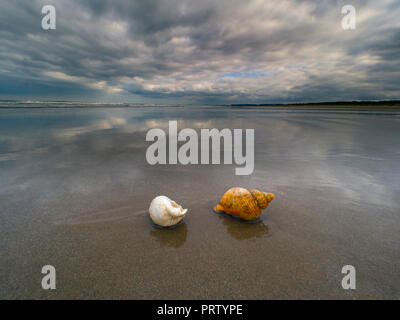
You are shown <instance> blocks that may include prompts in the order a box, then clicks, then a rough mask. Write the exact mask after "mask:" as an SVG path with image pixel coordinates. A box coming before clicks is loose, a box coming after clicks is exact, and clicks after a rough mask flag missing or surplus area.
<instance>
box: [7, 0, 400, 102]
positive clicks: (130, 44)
mask: <svg viewBox="0 0 400 320" xmlns="http://www.w3.org/2000/svg"><path fill="white" fill-rule="evenodd" d="M46 4H52V5H54V6H55V8H56V10H57V29H56V30H48V31H45V30H43V29H42V28H41V19H42V14H41V8H42V6H44V5H46ZM346 4H348V3H347V2H346V1H339V0H337V1H334V0H332V1H328V0H317V1H315V0H314V1H311V0H310V1H308V0H292V1H289V0H273V1H265V0H250V1H248V0H246V1H245V0H241V1H239V0H218V1H215V0H214V1H209V0H202V1H198V0H187V1H185V0H146V1H142V0H138V1H132V0H115V1H105V0H86V1H78V0H58V1H50V0H47V1H42V0H31V1H27V0H24V1H23V0H15V1H8V2H5V1H3V2H2V3H1V4H0V43H1V45H0V98H3V99H4V98H18V97H21V98H43V97H44V98H51V99H80V100H93V99H94V100H96V99H97V100H104V101H127V102H155V103H160V102H162V103H165V102H172V103H174V102H182V103H246V102H250V103H276V102H307V101H335V100H355V99H399V98H400V88H399V85H398V84H399V83H400V19H399V17H400V3H399V1H398V0H381V1H373V0H363V1H353V2H352V3H351V4H352V5H354V6H355V8H356V10H357V28H356V30H352V31H349V30H347V31H345V30H343V29H342V27H341V20H342V17H343V16H342V14H341V8H342V6H343V5H346Z"/></svg>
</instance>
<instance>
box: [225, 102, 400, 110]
mask: <svg viewBox="0 0 400 320" xmlns="http://www.w3.org/2000/svg"><path fill="white" fill-rule="evenodd" d="M225 106H230V107H261V108H274V107H275V108H277V107H278V108H282V107H289V108H376V107H379V108H390V109H397V108H399V109H400V100H390V101H336V102H315V103H287V104H230V105H225Z"/></svg>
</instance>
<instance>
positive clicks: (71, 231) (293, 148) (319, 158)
mask: <svg viewBox="0 0 400 320" xmlns="http://www.w3.org/2000/svg"><path fill="white" fill-rule="evenodd" d="M169 120H177V121H178V125H179V128H180V129H183V128H194V129H197V130H199V129H201V128H218V129H222V128H243V129H246V128H252V129H255V168H254V173H253V174H252V175H250V176H235V174H234V166H233V165H189V166H183V165H164V166H163V165H156V166H151V165H149V164H148V163H147V162H146V159H145V151H146V148H147V147H148V146H149V143H148V142H146V141H145V135H146V132H147V131H148V130H149V129H150V128H166V127H167V126H168V121H169ZM399 138H400V113H399V111H398V109H397V110H395V109H393V110H392V109H389V108H385V109H379V108H376V109H374V110H362V109H357V108H349V109H345V110H337V109H336V110H332V109H329V108H328V109H326V108H321V109H319V108H312V109H307V108H303V109H301V110H298V109H290V108H282V107H275V108H257V107H255V108H233V107H194V106H188V107H183V108H180V107H176V108H175V107H170V108H163V107H155V106H151V107H145V106H144V107H136V108H116V107H113V108H54V109H46V108H43V109H41V108H38V109H29V108H21V109H18V108H14V109H0V203H1V206H0V207H1V209H0V232H1V234H2V240H1V241H0V256H1V257H0V278H1V279H2V281H1V282H0V298H1V299H313V298H315V299H399V298H400V274H399V270H400V269H399V263H400V238H399V228H400V214H399V213H400V199H399V197H398V194H399V192H400V151H399V150H400V139H399ZM233 186H241V187H245V188H249V189H251V188H257V189H260V190H263V191H266V192H273V193H275V195H276V198H275V200H274V201H273V202H272V204H271V205H270V206H269V207H268V209H267V210H265V211H264V213H263V214H262V216H261V220H260V221H259V222H257V223H254V224H248V223H243V222H241V221H238V220H234V219H232V218H230V217H227V216H223V215H217V214H215V213H214V212H213V211H212V208H213V206H214V205H215V204H216V203H217V202H218V201H219V199H220V197H221V196H222V195H223V193H224V192H225V191H226V190H227V189H229V188H230V187H233ZM160 194H162V195H166V196H168V197H170V198H172V199H174V200H175V201H177V202H178V203H179V204H181V205H182V206H183V207H184V208H188V209H189V212H188V214H187V217H186V218H185V219H184V222H183V223H182V224H180V225H179V226H177V227H176V228H173V229H168V230H162V229H160V228H157V227H155V226H154V225H153V224H152V223H151V221H150V220H149V218H148V213H147V209H148V207H149V204H150V201H151V200H152V199H153V198H154V197H155V196H157V195H160ZM47 264H51V265H53V266H55V268H56V270H57V289H56V290H52V291H44V290H42V288H41V285H40V283H41V279H42V276H43V275H42V274H41V268H42V266H43V265H47ZM348 264H350V265H353V266H355V267H356V269H357V290H343V289H342V287H341V280H342V277H343V275H342V274H341V269H342V267H343V266H344V265H348Z"/></svg>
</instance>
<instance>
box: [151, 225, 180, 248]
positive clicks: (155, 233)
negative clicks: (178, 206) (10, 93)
mask: <svg viewBox="0 0 400 320" xmlns="http://www.w3.org/2000/svg"><path fill="white" fill-rule="evenodd" d="M150 235H151V236H152V237H153V238H154V239H155V240H156V241H157V242H159V243H160V247H164V246H166V247H171V248H179V247H181V246H183V245H184V244H185V242H186V237H187V226H186V223H185V222H182V223H180V224H178V225H177V226H175V227H170V228H162V227H157V226H155V225H153V226H152V230H151V231H150Z"/></svg>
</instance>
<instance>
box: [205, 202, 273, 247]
mask: <svg viewBox="0 0 400 320" xmlns="http://www.w3.org/2000/svg"><path fill="white" fill-rule="evenodd" d="M213 211H214V213H216V214H217V216H218V218H219V219H220V220H221V221H222V223H223V225H225V226H226V230H227V232H228V234H229V235H230V236H231V237H232V238H234V239H236V240H249V239H252V238H261V237H269V236H271V227H270V226H269V225H266V224H265V223H264V222H263V221H262V220H261V218H257V219H255V220H251V221H248V220H243V219H240V218H238V217H235V216H232V215H229V214H226V213H225V212H223V211H217V210H214V209H213Z"/></svg>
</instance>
